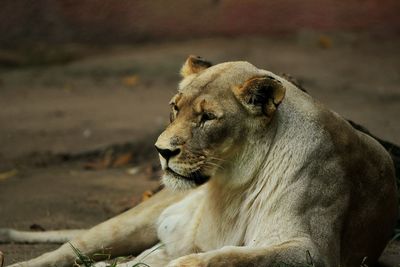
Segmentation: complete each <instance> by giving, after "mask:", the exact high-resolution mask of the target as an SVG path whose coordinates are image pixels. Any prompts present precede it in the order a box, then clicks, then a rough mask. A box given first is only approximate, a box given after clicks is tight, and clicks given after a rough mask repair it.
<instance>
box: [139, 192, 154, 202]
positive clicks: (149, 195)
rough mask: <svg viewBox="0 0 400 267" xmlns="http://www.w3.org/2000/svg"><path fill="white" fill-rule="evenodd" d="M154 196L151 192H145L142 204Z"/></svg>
mask: <svg viewBox="0 0 400 267" xmlns="http://www.w3.org/2000/svg"><path fill="white" fill-rule="evenodd" d="M152 196H153V192H151V191H150V190H147V191H144V192H143V194H142V202H143V201H146V200H148V199H149V198H151V197H152Z"/></svg>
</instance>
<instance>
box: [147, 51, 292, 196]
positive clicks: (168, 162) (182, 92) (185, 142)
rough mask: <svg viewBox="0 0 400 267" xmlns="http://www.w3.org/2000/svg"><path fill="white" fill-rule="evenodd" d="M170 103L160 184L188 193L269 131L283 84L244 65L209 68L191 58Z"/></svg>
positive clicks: (161, 149)
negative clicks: (248, 143) (187, 190)
mask: <svg viewBox="0 0 400 267" xmlns="http://www.w3.org/2000/svg"><path fill="white" fill-rule="evenodd" d="M181 75H182V76H183V80H182V82H181V83H180V85H179V90H178V93H177V94H176V95H175V96H174V97H173V98H172V99H171V101H170V106H171V115H170V121H171V123H170V124H169V126H168V127H167V128H166V129H165V131H164V132H163V133H162V134H161V135H160V136H159V138H158V140H157V142H156V144H155V146H156V149H157V150H158V152H159V156H160V161H161V166H162V169H163V171H164V175H163V182H164V184H165V185H166V186H168V187H172V188H175V189H187V188H192V187H195V186H198V185H201V184H203V183H205V182H207V181H208V180H209V179H210V178H212V177H213V176H216V174H217V173H223V172H224V170H225V169H226V168H229V167H230V164H231V163H232V159H234V158H235V157H236V156H237V155H238V153H240V152H241V149H242V147H243V145H244V144H245V143H246V140H248V139H252V138H257V134H260V133H262V132H265V131H267V127H268V125H269V123H270V121H271V120H272V118H273V115H274V113H275V111H276V109H277V107H278V106H279V104H280V103H281V101H282V100H283V98H284V95H285V88H284V87H283V86H282V84H281V82H280V81H278V80H277V79H275V78H274V77H272V76H271V75H268V73H267V72H266V71H263V70H259V69H257V68H256V67H254V66H253V65H251V64H249V63H247V62H228V63H223V64H218V65H215V66H212V64H211V63H209V62H208V61H205V60H203V59H201V58H200V57H195V56H190V57H189V58H188V59H187V60H186V62H185V64H184V65H183V67H182V69H181Z"/></svg>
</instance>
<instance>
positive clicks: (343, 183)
mask: <svg viewBox="0 0 400 267" xmlns="http://www.w3.org/2000/svg"><path fill="white" fill-rule="evenodd" d="M202 62H203V61H200V60H193V57H191V58H189V59H188V60H187V61H186V63H185V65H184V67H183V69H182V74H183V76H184V79H183V81H182V82H181V83H180V87H179V92H178V94H177V95H176V96H175V97H174V98H173V99H172V100H171V103H170V104H171V109H172V110H171V124H170V125H169V126H168V127H167V128H166V129H165V131H164V132H163V133H162V134H161V135H160V137H159V138H158V140H157V142H156V147H157V149H158V150H159V151H160V161H161V166H162V169H163V170H164V176H163V182H164V183H165V185H166V186H167V187H168V188H172V189H174V190H175V191H169V189H167V190H164V191H162V192H160V193H158V194H156V195H155V196H154V197H153V198H151V199H149V200H147V201H145V202H144V203H143V204H141V205H140V206H138V207H136V208H134V209H132V210H131V211H129V212H128V213H126V214H123V215H121V216H119V217H116V218H114V219H111V220H110V221H108V222H105V223H103V224H101V225H99V226H96V227H95V228H93V229H91V230H89V231H88V232H87V233H85V234H84V235H82V236H81V237H79V238H78V239H75V240H73V241H72V243H73V244H74V245H76V246H77V247H78V248H79V249H80V250H82V251H83V252H84V253H89V254H92V253H95V252H96V251H99V250H100V248H101V247H102V246H103V247H111V252H112V254H113V255H114V256H116V255H120V254H124V253H139V252H140V251H143V250H144V249H146V248H147V250H144V251H143V252H142V253H140V254H139V255H138V256H137V257H136V259H135V260H133V261H131V262H128V263H126V264H125V265H122V264H121V265H120V266H133V265H134V264H135V263H138V262H144V263H146V264H148V265H150V266H152V267H156V266H168V267H183V266H197V267H200V266H282V264H289V265H293V266H305V265H306V264H313V265H315V266H329V267H336V266H342V267H346V266H359V265H360V264H361V262H362V261H363V259H364V258H365V257H367V261H366V262H365V263H367V264H373V263H375V262H376V260H377V258H378V257H379V255H380V253H381V252H382V250H383V248H384V247H385V244H386V242H387V241H388V239H389V238H390V235H391V233H392V230H393V227H394V223H395V221H396V217H397V216H396V212H397V203H396V186H395V177H394V169H393V163H392V161H391V159H390V156H389V155H388V153H387V152H386V151H385V150H384V148H382V147H381V146H380V145H379V144H378V143H377V142H376V141H375V140H373V139H372V138H370V137H368V136H366V135H364V134H363V133H361V132H359V131H357V130H355V129H353V128H352V127H351V126H350V125H349V124H348V123H347V122H346V121H345V120H343V119H342V118H341V117H340V116H339V115H337V114H336V113H334V112H332V111H330V110H328V109H326V108H325V107H324V106H323V105H321V104H319V103H318V102H316V101H314V100H313V99H312V98H311V97H310V96H309V95H307V94H305V93H304V92H302V91H301V90H299V89H298V88H297V87H295V86H294V85H293V84H292V83H290V82H288V81H287V80H285V79H284V78H281V77H279V76H277V75H275V74H273V73H271V72H268V71H265V70H261V69H258V68H256V67H254V66H253V65H251V64H249V63H247V62H228V63H223V64H219V65H215V66H211V67H210V66H208V65H207V64H204V63H202ZM73 257H74V256H73V253H72V252H71V251H70V250H68V245H64V246H62V247H61V248H60V249H59V250H56V251H54V252H51V253H49V254H45V255H44V256H41V257H39V258H37V259H34V260H32V261H29V262H26V263H21V264H19V265H17V266H33V267H36V266H53V265H57V266H68V264H70V263H71V262H72V259H73ZM98 266H104V264H102V263H99V264H98ZM286 266H287V265H286Z"/></svg>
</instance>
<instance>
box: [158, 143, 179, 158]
mask: <svg viewBox="0 0 400 267" xmlns="http://www.w3.org/2000/svg"><path fill="white" fill-rule="evenodd" d="M155 147H156V149H157V151H158V153H160V155H161V156H162V157H163V158H165V159H166V160H169V159H170V158H172V157H173V156H176V155H178V154H179V153H180V152H181V150H180V149H179V148H178V149H175V150H171V149H163V148H160V147H158V146H155Z"/></svg>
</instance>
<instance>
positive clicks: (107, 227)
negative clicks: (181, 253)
mask: <svg viewBox="0 0 400 267" xmlns="http://www.w3.org/2000/svg"><path fill="white" fill-rule="evenodd" d="M185 194H187V193H177V192H172V191H169V190H166V189H164V190H162V191H160V192H159V193H157V194H156V195H155V196H153V197H152V198H150V199H148V200H146V201H145V202H143V203H141V204H140V205H138V206H136V207H134V208H133V209H131V210H129V211H127V212H125V213H123V214H121V215H119V216H117V217H114V218H112V219H110V220H108V221H106V222H104V223H101V224H99V225H97V226H95V227H93V228H91V229H90V230H88V231H87V232H85V233H84V234H83V235H82V236H80V237H78V238H76V239H74V240H72V241H71V242H70V243H71V244H72V245H73V246H74V247H75V248H77V249H79V250H80V251H81V252H82V253H83V254H85V255H88V256H90V255H93V254H95V253H99V252H101V253H104V252H105V253H107V254H110V255H111V257H116V256H120V255H132V254H138V253H140V252H141V251H143V250H145V249H147V248H149V247H151V246H152V245H154V244H156V243H157V241H158V238H157V232H156V221H157V218H158V217H159V215H160V214H161V212H162V211H163V210H164V209H165V208H166V207H168V206H170V205H171V204H173V203H175V202H177V201H179V200H180V199H182V198H183V197H184V196H185ZM71 244H69V243H66V244H64V245H62V246H61V247H60V248H58V249H57V250H55V251H52V252H49V253H45V254H43V255H42V256H39V257H37V258H35V259H32V260H30V261H26V262H21V263H17V264H14V265H12V266H13V267H17V266H18V267H53V266H57V267H62V266H71V265H72V263H73V262H74V260H75V259H76V255H75V253H74V251H73V250H72V248H71Z"/></svg>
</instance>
